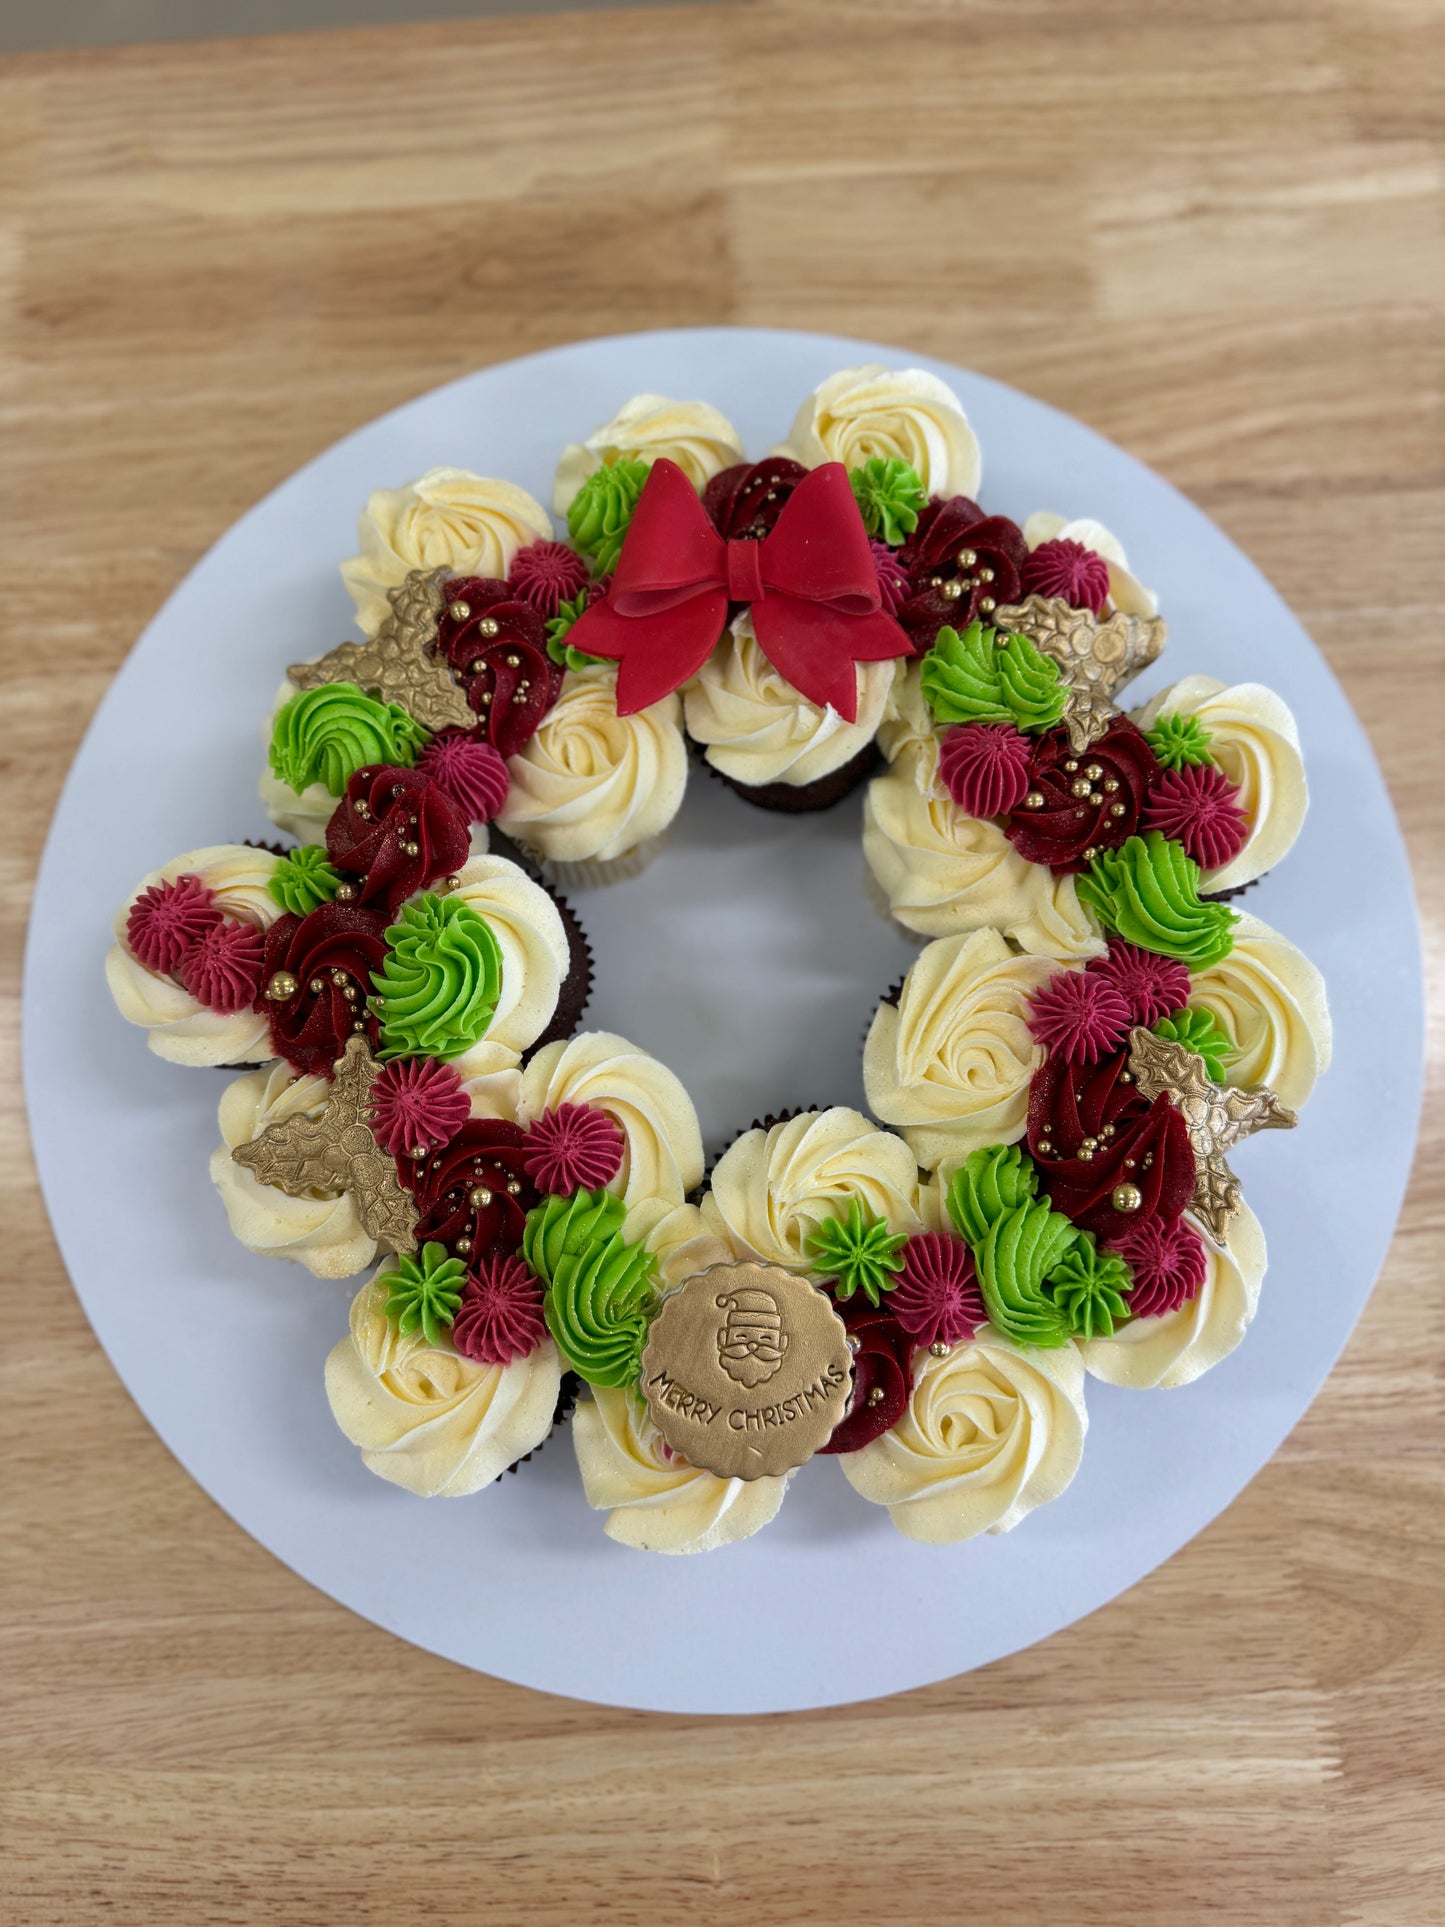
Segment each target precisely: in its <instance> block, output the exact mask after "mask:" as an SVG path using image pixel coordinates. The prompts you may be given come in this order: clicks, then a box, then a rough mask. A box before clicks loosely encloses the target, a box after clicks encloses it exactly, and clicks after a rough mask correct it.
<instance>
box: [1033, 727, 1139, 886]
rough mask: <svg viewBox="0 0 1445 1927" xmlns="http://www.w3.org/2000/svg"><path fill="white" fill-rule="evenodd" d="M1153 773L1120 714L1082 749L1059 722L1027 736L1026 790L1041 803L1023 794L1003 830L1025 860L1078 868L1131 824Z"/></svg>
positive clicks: (1121, 837) (1113, 844)
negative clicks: (1033, 804)
mask: <svg viewBox="0 0 1445 1927" xmlns="http://www.w3.org/2000/svg"><path fill="white" fill-rule="evenodd" d="M1093 771H1097V772H1098V774H1097V776H1095V775H1093V774H1092V773H1091V772H1093ZM1158 773H1159V765H1158V763H1157V762H1156V761H1155V759H1154V752H1153V750H1152V749H1150V747H1149V745H1148V743H1147V742H1145V740H1144V737H1143V734H1142V732H1141V731H1140V730H1138V729H1136V728H1135V726H1134V724H1133V723H1131V722H1130V721H1129V719H1128V717H1127V716H1116V717H1115V718H1114V720H1113V722H1112V723H1110V725H1109V727H1108V729H1107V730H1105V732H1104V734H1103V735H1102V736H1101V737H1100V738H1099V740H1098V741H1097V742H1096V743H1091V744H1090V746H1089V748H1088V749H1083V750H1080V749H1075V748H1074V747H1073V745H1072V744H1071V743H1070V741H1069V734H1068V731H1067V730H1065V729H1051V730H1049V731H1048V732H1047V734H1045V735H1043V736H1041V737H1039V738H1038V739H1037V741H1036V742H1035V744H1034V753H1033V758H1032V761H1031V763H1030V766H1029V792H1030V793H1031V794H1033V795H1036V796H1039V797H1042V799H1043V801H1042V804H1041V805H1040V807H1039V808H1037V809H1029V808H1027V807H1026V806H1027V801H1028V799H1027V797H1025V798H1024V799H1023V804H1022V805H1021V807H1019V808H1018V809H1015V810H1014V811H1013V812H1012V813H1011V814H1010V816H1009V819H1008V821H1007V822H1006V823H1005V824H1004V826H1003V827H1004V835H1005V836H1006V837H1007V838H1008V840H1009V842H1010V843H1012V844H1013V846H1014V848H1015V849H1016V850H1017V851H1018V853H1019V855H1020V856H1022V857H1027V859H1028V861H1029V862H1030V863H1046V864H1047V865H1048V866H1049V868H1050V869H1051V870H1065V871H1068V870H1082V869H1084V868H1085V867H1086V866H1087V865H1088V863H1089V862H1090V860H1091V857H1092V854H1093V853H1094V852H1095V851H1098V850H1114V849H1117V848H1118V847H1119V845H1120V844H1121V843H1123V842H1124V841H1125V839H1126V838H1128V837H1131V836H1132V835H1133V834H1134V832H1135V831H1136V830H1137V829H1138V827H1139V818H1140V814H1141V812H1142V811H1143V808H1144V802H1145V799H1146V798H1147V796H1148V794H1149V786H1150V784H1151V783H1152V782H1153V781H1154V779H1155V777H1156V776H1157V775H1158Z"/></svg>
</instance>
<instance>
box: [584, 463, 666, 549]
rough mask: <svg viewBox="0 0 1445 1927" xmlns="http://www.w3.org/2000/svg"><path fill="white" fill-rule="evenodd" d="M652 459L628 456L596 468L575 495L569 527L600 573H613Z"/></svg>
mask: <svg viewBox="0 0 1445 1927" xmlns="http://www.w3.org/2000/svg"><path fill="white" fill-rule="evenodd" d="M648 466H649V465H648V463H646V462H639V461H635V460H628V459H626V458H624V459H623V460H622V461H618V462H611V463H608V464H606V465H605V466H604V467H602V468H599V469H596V470H594V472H593V473H592V474H591V475H589V476H588V477H587V480H586V481H585V482H584V483H583V484H582V486H581V488H579V489H578V491H577V493H576V494H575V495H574V496H573V498H572V506H571V507H570V508H569V509H568V511H567V528H568V530H569V532H570V534H571V536H572V540H573V541H574V542H575V543H576V544H577V547H578V548H579V549H580V550H581V551H582V553H583V555H585V556H589V557H590V558H591V560H592V565H593V567H594V568H595V569H596V571H597V573H598V575H610V574H611V573H612V571H613V570H614V569H615V568H616V567H617V558H618V556H619V555H621V553H622V538H623V536H624V535H626V533H627V526H628V524H629V523H630V522H631V520H632V511H633V510H634V509H635V508H636V507H637V498H638V496H639V495H641V493H642V485H643V483H644V482H645V481H646V480H647V470H648Z"/></svg>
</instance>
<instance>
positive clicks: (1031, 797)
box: [1024, 790, 1044, 810]
mask: <svg viewBox="0 0 1445 1927" xmlns="http://www.w3.org/2000/svg"><path fill="white" fill-rule="evenodd" d="M1043 807H1044V798H1043V792H1042V791H1041V790H1030V791H1029V793H1028V795H1027V796H1026V797H1025V798H1024V808H1025V809H1026V810H1041V809H1042V808H1043Z"/></svg>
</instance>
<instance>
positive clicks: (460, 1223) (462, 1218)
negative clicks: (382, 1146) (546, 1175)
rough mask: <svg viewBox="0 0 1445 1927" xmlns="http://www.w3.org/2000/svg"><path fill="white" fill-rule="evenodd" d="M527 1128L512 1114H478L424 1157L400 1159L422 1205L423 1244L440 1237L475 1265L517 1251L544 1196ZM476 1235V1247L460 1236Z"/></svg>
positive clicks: (419, 1229) (405, 1178)
mask: <svg viewBox="0 0 1445 1927" xmlns="http://www.w3.org/2000/svg"><path fill="white" fill-rule="evenodd" d="M526 1141H527V1140H526V1134H525V1132H524V1131H523V1130H522V1127H521V1125H520V1124H513V1123H510V1122H509V1121H508V1120H507V1119H506V1118H499V1117H474V1118H470V1119H468V1121H467V1122H466V1123H465V1124H464V1125H463V1126H462V1128H461V1130H460V1131H458V1132H457V1134H456V1136H455V1137H454V1138H453V1139H452V1141H451V1142H450V1144H448V1145H447V1146H446V1148H445V1149H444V1150H442V1151H440V1152H438V1153H437V1155H436V1156H435V1157H430V1158H428V1159H427V1160H426V1161H425V1162H424V1163H414V1162H413V1161H412V1160H411V1159H410V1158H408V1159H405V1160H399V1161H398V1165H397V1168H398V1170H399V1171H400V1173H401V1177H402V1182H403V1183H404V1184H406V1185H407V1186H408V1187H409V1188H410V1189H411V1190H412V1191H414V1192H415V1194H416V1201H417V1206H418V1208H419V1209H420V1211H421V1222H420V1223H419V1224H418V1225H417V1230H416V1238H417V1243H418V1244H425V1243H426V1242H427V1240H428V1239H435V1240H436V1242H437V1243H438V1244H444V1245H446V1246H447V1248H448V1250H450V1251H453V1252H456V1254H457V1255H458V1256H459V1257H463V1258H467V1259H468V1260H469V1262H470V1263H471V1264H473V1265H476V1264H478V1263H480V1261H481V1260H482V1259H483V1258H486V1257H487V1256H489V1255H491V1254H494V1253H501V1254H503V1255H505V1254H506V1253H508V1252H512V1251H515V1250H516V1249H517V1247H518V1245H520V1244H521V1242H522V1232H523V1230H524V1228H525V1226H526V1222H527V1213H528V1212H529V1211H530V1210H531V1209H532V1206H533V1205H534V1204H536V1203H537V1202H538V1198H537V1192H536V1189H535V1187H534V1185H533V1184H532V1181H531V1179H530V1178H529V1177H528V1176H527V1172H526ZM459 1239H467V1240H470V1245H471V1249H470V1251H460V1250H458V1240H459Z"/></svg>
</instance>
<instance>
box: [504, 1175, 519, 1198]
mask: <svg viewBox="0 0 1445 1927" xmlns="http://www.w3.org/2000/svg"><path fill="white" fill-rule="evenodd" d="M521 1195H522V1180H521V1179H520V1178H508V1179H507V1196H508V1197H509V1198H520V1197H521Z"/></svg>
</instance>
